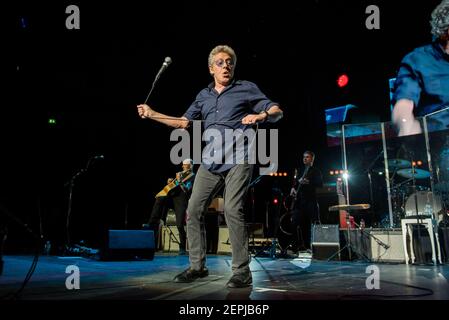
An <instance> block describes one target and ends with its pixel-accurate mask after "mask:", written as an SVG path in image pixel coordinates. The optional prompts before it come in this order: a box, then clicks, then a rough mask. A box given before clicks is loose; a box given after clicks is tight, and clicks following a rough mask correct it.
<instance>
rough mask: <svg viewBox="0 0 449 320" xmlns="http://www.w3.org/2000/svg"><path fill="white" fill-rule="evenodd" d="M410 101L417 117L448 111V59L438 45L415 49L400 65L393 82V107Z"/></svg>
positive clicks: (448, 56) (435, 43)
mask: <svg viewBox="0 0 449 320" xmlns="http://www.w3.org/2000/svg"><path fill="white" fill-rule="evenodd" d="M400 99H408V100H412V101H413V102H414V104H415V108H416V109H415V114H416V116H424V115H426V114H429V113H431V112H434V111H438V110H440V109H442V108H444V107H449V55H448V54H447V53H446V52H445V51H444V50H443V48H442V47H441V45H440V44H438V43H437V42H434V43H432V44H429V45H426V46H423V47H419V48H416V49H415V50H413V51H412V52H411V53H409V54H407V55H406V56H405V57H404V59H403V60H402V62H401V65H400V69H399V72H398V76H397V78H396V83H395V88H394V94H393V101H392V102H393V104H395V103H396V102H397V101H398V100H400Z"/></svg>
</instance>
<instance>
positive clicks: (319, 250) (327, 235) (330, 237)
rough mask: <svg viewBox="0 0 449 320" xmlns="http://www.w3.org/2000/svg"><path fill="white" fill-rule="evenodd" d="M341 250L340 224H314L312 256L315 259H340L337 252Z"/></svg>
mask: <svg viewBox="0 0 449 320" xmlns="http://www.w3.org/2000/svg"><path fill="white" fill-rule="evenodd" d="M339 250H340V234H339V226H338V224H315V225H312V258H313V259H314V260H328V259H330V258H331V257H332V256H334V258H333V260H340V255H339V254H336V253H337V252H338V251H339Z"/></svg>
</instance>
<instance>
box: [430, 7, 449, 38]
mask: <svg viewBox="0 0 449 320" xmlns="http://www.w3.org/2000/svg"><path fill="white" fill-rule="evenodd" d="M431 17H432V18H431V20H430V26H431V27H432V31H431V33H432V36H433V38H434V40H443V41H448V40H449V36H448V30H449V0H443V2H441V3H440V4H439V5H438V6H437V7H436V8H435V9H434V10H433V12H432V16H431Z"/></svg>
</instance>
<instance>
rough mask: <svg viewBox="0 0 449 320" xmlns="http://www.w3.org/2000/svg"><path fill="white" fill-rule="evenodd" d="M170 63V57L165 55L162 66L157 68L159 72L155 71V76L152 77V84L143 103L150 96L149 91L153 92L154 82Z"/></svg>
mask: <svg viewBox="0 0 449 320" xmlns="http://www.w3.org/2000/svg"><path fill="white" fill-rule="evenodd" d="M171 63H172V59H171V58H170V57H165V59H164V62H163V63H162V67H161V68H160V69H159V72H158V73H157V75H156V77H155V78H154V81H153V84H152V86H151V90H150V92H149V93H148V96H147V98H146V99H145V102H144V104H146V103H147V101H148V99H149V98H150V95H151V93H152V92H153V89H154V86H155V85H156V82H157V81H158V80H159V77H160V76H161V74H162V73H163V72H164V71H165V70H166V69H167V68H168V66H169V65H170V64H171Z"/></svg>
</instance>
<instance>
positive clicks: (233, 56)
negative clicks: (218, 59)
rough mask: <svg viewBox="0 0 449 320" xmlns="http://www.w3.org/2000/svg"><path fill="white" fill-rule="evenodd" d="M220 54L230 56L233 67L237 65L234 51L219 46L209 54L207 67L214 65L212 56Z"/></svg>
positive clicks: (224, 46)
mask: <svg viewBox="0 0 449 320" xmlns="http://www.w3.org/2000/svg"><path fill="white" fill-rule="evenodd" d="M220 52H224V53H227V54H229V55H230V56H231V58H232V60H233V61H234V65H236V64H237V55H236V54H235V52H234V50H233V49H232V48H231V47H230V46H227V45H219V46H216V47H215V48H213V49H212V51H211V52H210V53H209V59H208V63H209V67H210V66H211V65H212V64H213V63H214V56H215V55H216V54H218V53H220Z"/></svg>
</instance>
